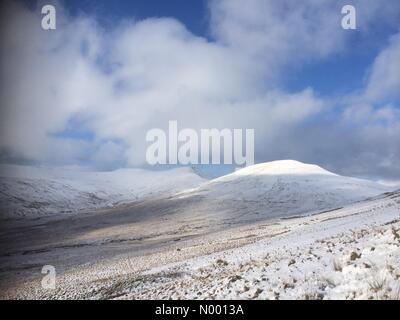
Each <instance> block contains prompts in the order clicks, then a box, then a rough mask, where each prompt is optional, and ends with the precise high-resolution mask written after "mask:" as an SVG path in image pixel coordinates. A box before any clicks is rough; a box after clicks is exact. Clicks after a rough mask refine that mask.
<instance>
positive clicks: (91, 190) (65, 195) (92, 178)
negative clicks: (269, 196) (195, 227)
mask: <svg viewBox="0 0 400 320" xmlns="http://www.w3.org/2000/svg"><path fill="white" fill-rule="evenodd" d="M204 181H205V180H204V179H203V178H201V177H199V176H198V175H197V174H196V173H195V172H194V171H193V170H192V169H191V168H177V169H172V170H165V171H150V170H143V169H120V170H116V171H111V172H91V171H86V170H83V169H79V168H78V169H77V168H69V169H68V168H65V169H60V168H45V167H30V166H14V165H3V166H1V167H0V212H1V215H0V216H1V217H2V218H10V217H22V216H29V217H36V216H41V215H46V214H56V213H57V214H58V213H71V212H77V211H80V210H91V209H96V208H102V207H110V206H114V205H116V204H121V203H128V202H133V201H138V200H143V199H145V198H147V197H150V196H154V195H160V194H165V195H170V194H174V193H176V192H178V191H182V190H184V189H187V188H192V187H194V186H198V185H200V184H201V183H202V182H204Z"/></svg>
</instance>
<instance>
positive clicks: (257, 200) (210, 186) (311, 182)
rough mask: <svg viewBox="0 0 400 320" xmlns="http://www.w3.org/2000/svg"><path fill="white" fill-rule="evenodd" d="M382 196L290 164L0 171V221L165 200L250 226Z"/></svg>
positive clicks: (189, 211)
mask: <svg viewBox="0 0 400 320" xmlns="http://www.w3.org/2000/svg"><path fill="white" fill-rule="evenodd" d="M387 191H391V187H388V186H385V185H382V184H379V183H376V182H372V181H367V180H361V179H355V178H349V177H343V176H339V175H336V174H334V173H331V172H329V171H326V170H324V169H322V168H321V167H319V166H316V165H310V164H304V163H301V162H298V161H292V160H283V161H274V162H269V163H262V164H257V165H254V166H250V167H247V168H244V169H240V170H237V171H236V172H234V173H231V174H228V175H226V176H223V177H220V178H217V179H214V180H206V179H203V178H201V177H200V176H199V175H198V174H196V173H195V172H194V171H193V170H192V169H191V168H178V169H172V170H167V171H149V170H143V169H120V170H116V171H112V172H90V171H86V170H82V169H79V170H77V169H76V168H75V169H72V168H70V169H67V168H66V169H62V170H61V169H59V168H57V169H50V168H42V167H28V166H4V165H3V166H1V167H0V212H1V217H2V218H7V217H22V216H29V217H36V216H41V215H46V214H59V213H71V212H78V211H80V210H92V209H96V208H105V207H111V206H115V205H117V204H122V203H130V202H135V201H141V200H145V199H149V198H151V197H152V196H160V195H163V196H170V199H171V200H168V201H173V204H171V203H164V204H165V205H166V206H167V207H168V208H171V209H169V210H170V211H171V213H178V214H182V217H185V219H196V218H199V219H204V218H205V219H208V218H210V219H212V220H210V221H214V220H218V221H220V220H224V221H225V222H226V221H230V220H234V221H235V222H236V221H244V220H245V221H252V220H257V219H264V218H273V217H285V216H293V215H301V214H306V213H307V214H308V213H314V212H321V211H325V210H331V209H335V208H338V207H343V206H344V205H347V204H349V203H352V202H356V201H359V200H363V199H366V198H369V197H373V196H377V195H379V194H382V193H384V192H387ZM160 205H161V206H162V205H163V204H160ZM152 210H154V209H152ZM159 210H160V212H165V208H159Z"/></svg>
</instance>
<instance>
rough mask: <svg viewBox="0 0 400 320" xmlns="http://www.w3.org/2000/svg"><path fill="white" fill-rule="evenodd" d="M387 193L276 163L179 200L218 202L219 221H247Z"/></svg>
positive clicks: (287, 163) (290, 162)
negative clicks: (242, 217) (237, 217)
mask: <svg viewBox="0 0 400 320" xmlns="http://www.w3.org/2000/svg"><path fill="white" fill-rule="evenodd" d="M391 190H392V188H391V187H388V186H384V185H381V184H379V183H377V182H372V181H367V180H362V179H356V178H350V177H343V176H339V175H336V174H334V173H331V172H329V171H327V170H324V169H322V168H321V167H319V166H316V165H310V164H304V163H301V162H298V161H293V160H282V161H273V162H269V163H262V164H257V165H254V166H250V167H247V168H244V169H241V170H238V171H236V172H234V173H232V174H229V175H226V176H223V177H221V178H218V179H215V180H212V181H209V182H207V183H205V184H202V185H201V186H200V187H198V188H196V189H193V190H188V191H185V192H183V193H182V194H180V197H181V198H193V197H197V198H198V197H201V198H203V199H204V201H206V202H207V201H208V202H213V201H214V202H218V204H216V205H217V206H218V210H220V211H223V212H224V215H225V217H227V216H229V215H232V217H234V215H235V214H243V213H246V212H247V213H248V214H246V217H247V218H249V219H252V218H251V216H252V215H253V217H254V214H256V215H258V216H259V217H262V218H265V217H282V216H292V215H299V214H304V213H308V214H312V213H315V212H321V211H324V210H331V209H335V208H338V207H343V206H344V205H347V204H349V203H352V202H356V201H360V200H364V199H366V198H369V197H373V196H376V195H379V194H381V193H384V192H386V191H391ZM238 208H240V210H237V209H238ZM227 211H228V212H227Z"/></svg>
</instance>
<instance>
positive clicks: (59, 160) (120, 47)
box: [0, 0, 400, 179]
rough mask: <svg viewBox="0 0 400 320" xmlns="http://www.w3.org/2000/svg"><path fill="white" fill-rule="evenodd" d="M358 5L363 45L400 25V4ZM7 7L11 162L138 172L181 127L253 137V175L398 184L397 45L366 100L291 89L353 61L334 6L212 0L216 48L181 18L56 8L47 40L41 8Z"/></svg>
mask: <svg viewBox="0 0 400 320" xmlns="http://www.w3.org/2000/svg"><path fill="white" fill-rule="evenodd" d="M353 2H354V5H355V6H356V7H357V8H359V11H358V16H359V19H358V20H359V21H358V28H359V33H360V35H361V37H367V36H368V34H369V33H370V32H371V30H373V28H374V27H375V26H376V25H377V24H378V23H382V21H384V23H385V24H388V25H393V24H394V23H395V22H396V21H397V20H396V18H398V17H399V13H400V5H399V3H398V1H385V2H384V4H379V7H377V6H378V4H377V1H353ZM358 4H359V5H358ZM2 6H3V8H2V14H3V15H4V16H3V17H2V19H1V22H0V23H1V30H2V34H1V70H0V76H1V83H2V87H1V92H0V101H1V111H0V112H1V120H0V121H1V124H0V125H1V126H0V127H1V129H0V130H1V133H0V155H1V157H2V159H3V161H11V162H12V161H17V160H26V161H35V162H39V163H51V164H82V163H83V164H88V165H93V166H95V167H100V168H108V167H113V166H116V165H117V166H142V165H144V164H145V154H146V147H147V144H146V141H145V136H146V132H147V131H148V130H150V129H152V128H156V127H158V128H164V129H166V128H167V126H168V121H169V120H177V121H178V125H179V127H180V128H181V129H182V128H193V129H197V130H200V129H201V128H219V129H222V128H226V127H227V128H242V129H245V128H254V129H255V135H256V145H255V150H256V162H262V161H269V160H274V159H285V158H292V159H297V160H301V161H307V162H313V163H318V164H320V165H323V166H325V167H327V168H328V169H331V170H334V171H336V172H340V173H345V174H350V175H360V176H376V177H381V178H384V179H391V178H393V179H395V178H397V179H398V178H400V161H399V160H400V115H399V105H398V102H399V100H400V99H399V98H400V97H399V92H400V90H399V88H400V59H399V58H400V33H399V34H393V35H391V37H390V39H388V42H387V45H386V47H385V48H384V49H383V50H382V51H381V52H380V53H379V54H378V56H377V57H376V58H375V60H374V61H373V62H372V63H371V66H370V70H366V75H365V77H366V78H365V86H364V88H362V90H359V91H358V92H350V93H349V94H348V95H346V96H345V97H337V99H332V98H329V99H328V98H324V97H323V96H320V95H319V94H318V92H315V90H313V88H312V87H307V86H305V87H304V89H303V90H300V91H299V92H290V91H288V90H286V89H285V85H284V82H285V76H286V75H287V74H290V72H293V71H294V70H298V69H299V68H300V69H301V66H302V65H303V64H313V63H320V62H321V61H322V62H323V61H324V59H327V58H329V57H334V56H335V55H338V54H343V53H344V52H346V50H351V40H352V38H351V37H350V36H349V35H348V34H347V33H346V32H345V31H344V30H342V29H341V27H340V26H341V24H340V19H341V17H342V16H341V14H340V8H341V3H340V2H338V1H314V0H310V1H306V2H301V3H300V2H294V1H279V2H277V1H268V0H252V1H249V2H248V3H247V2H246V6H243V3H242V2H241V1H236V0H233V1H232V0H229V1H228V0H221V1H217V0H215V1H210V2H209V11H210V34H211V35H212V36H211V39H207V38H203V37H199V36H196V35H194V34H192V33H191V32H190V31H188V29H187V28H186V27H185V26H184V25H183V24H181V23H180V22H179V21H177V20H176V19H173V18H149V19H145V20H139V21H137V20H133V19H132V20H124V21H118V22H116V24H115V26H114V27H113V28H104V27H103V26H100V25H99V24H98V23H97V22H96V18H95V17H90V16H79V17H71V16H69V15H68V12H67V11H66V10H63V9H62V6H61V4H59V3H58V4H57V8H58V11H57V14H58V15H57V19H58V21H57V23H58V24H57V30H56V31H54V32H46V31H43V30H42V29H41V28H40V21H41V15H40V10H39V8H38V9H36V10H33V11H32V10H29V9H27V8H26V7H24V6H23V5H22V4H20V3H19V2H4V3H3V4H2ZM321 76H323V75H321Z"/></svg>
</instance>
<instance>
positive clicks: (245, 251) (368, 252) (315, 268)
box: [114, 192, 400, 300]
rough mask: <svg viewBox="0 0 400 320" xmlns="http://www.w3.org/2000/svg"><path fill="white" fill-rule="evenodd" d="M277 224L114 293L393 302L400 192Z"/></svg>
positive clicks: (398, 295)
mask: <svg viewBox="0 0 400 320" xmlns="http://www.w3.org/2000/svg"><path fill="white" fill-rule="evenodd" d="M280 223H281V224H282V225H281V226H280V228H278V229H277V230H275V232H274V234H270V237H267V238H266V239H262V240H260V241H255V243H253V244H249V245H245V246H241V247H238V248H235V249H232V250H227V251H223V252H218V253H215V254H211V255H208V256H202V257H198V258H195V259H191V260H188V261H184V262H181V263H177V264H176V263H175V264H171V265H170V266H166V267H159V268H153V269H151V270H150V271H146V272H143V273H142V274H141V276H142V277H143V279H148V281H143V282H142V283H135V285H132V286H126V287H125V288H123V289H122V290H119V292H114V296H115V297H117V298H119V299H132V298H133V299H397V300H398V299H400V192H397V193H393V194H387V195H386V196H384V197H379V198H378V199H375V200H372V201H369V202H363V203H360V204H357V205H352V206H349V207H348V208H345V209H340V210H337V211H333V212H330V213H325V214H321V215H318V216H315V217H313V218H310V217H306V218H297V219H293V220H287V221H281V222H280ZM252 233H253V235H252V236H253V237H256V235H254V233H257V230H252ZM258 233H259V234H258V236H261V232H258ZM174 275H176V276H174Z"/></svg>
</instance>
